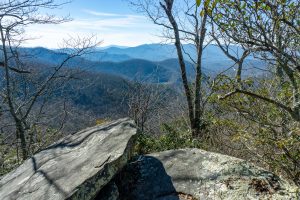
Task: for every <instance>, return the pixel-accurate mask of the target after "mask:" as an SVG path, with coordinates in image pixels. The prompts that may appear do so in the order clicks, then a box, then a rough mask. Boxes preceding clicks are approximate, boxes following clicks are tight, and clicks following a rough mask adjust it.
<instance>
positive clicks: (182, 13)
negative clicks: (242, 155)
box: [131, 0, 210, 137]
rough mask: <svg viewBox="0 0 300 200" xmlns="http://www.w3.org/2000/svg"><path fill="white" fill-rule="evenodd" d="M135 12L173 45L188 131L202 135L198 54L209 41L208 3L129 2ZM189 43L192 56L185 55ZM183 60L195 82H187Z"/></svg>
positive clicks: (199, 59) (164, 0)
mask: <svg viewBox="0 0 300 200" xmlns="http://www.w3.org/2000/svg"><path fill="white" fill-rule="evenodd" d="M131 3H132V4H133V5H134V6H136V7H137V8H138V10H139V11H142V12H143V13H145V14H146V15H147V16H148V17H149V18H150V19H151V20H152V22H153V23H154V24H156V25H159V26H161V27H163V28H164V29H165V35H164V36H165V37H166V38H167V39H170V40H171V41H172V42H174V44H175V47H176V51H177V56H178V62H179V65H180V70H181V79H182V84H183V87H184V92H185V96H186V102H187V107H188V115H189V121H190V128H191V131H192V134H193V136H197V137H198V136H201V135H202V134H203V132H202V129H203V120H202V118H203V114H204V108H203V106H202V102H203V97H204V94H203V85H202V81H203V77H204V74H203V71H202V68H203V66H202V54H203V50H204V48H205V47H206V45H207V44H209V41H210V39H209V38H207V29H208V23H207V20H208V8H209V6H210V4H209V2H208V3H203V4H201V6H200V7H197V6H196V4H195V3H194V2H191V1H188V0H184V1H177V2H176V3H175V1H174V0H163V1H146V0H145V1H143V0H139V1H132V2H131ZM186 43H189V44H190V45H192V46H193V51H194V54H193V55H191V54H190V53H188V52H187V51H186V50H185V48H184V46H183V44H186ZM185 56H187V57H188V58H189V61H191V62H192V63H193V64H194V66H195V71H196V75H195V79H194V82H193V84H191V82H190V81H189V79H188V76H187V70H186V62H185Z"/></svg>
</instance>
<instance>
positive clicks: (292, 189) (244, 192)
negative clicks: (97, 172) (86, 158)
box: [116, 149, 299, 200]
mask: <svg viewBox="0 0 300 200" xmlns="http://www.w3.org/2000/svg"><path fill="white" fill-rule="evenodd" d="M117 177H121V178H118V180H117V181H116V182H117V185H118V187H119V194H120V199H121V200H131V199H143V200H179V199H180V200H183V199H186V200H221V199H222V200H235V199H253V200H254V199H274V200H275V199H276V200H280V199H281V200H288V199H295V200H297V199H298V198H299V196H297V188H296V186H293V185H292V184H290V183H288V182H287V181H285V180H284V179H282V178H280V177H278V176H276V175H275V174H273V173H271V172H268V171H266V170H264V169H262V168H260V167H257V166H255V165H253V164H251V163H248V162H246V161H244V160H241V159H238V158H234V157H230V156H226V155H221V154H218V153H212V152H207V151H204V150H200V149H180V150H170V151H164V152H159V153H154V154H150V155H146V156H139V157H137V158H136V159H135V160H133V161H131V162H129V163H128V164H127V166H126V167H125V168H124V169H123V170H122V171H121V173H120V175H118V176H117ZM298 192H299V191H298ZM298 195H299V194H298Z"/></svg>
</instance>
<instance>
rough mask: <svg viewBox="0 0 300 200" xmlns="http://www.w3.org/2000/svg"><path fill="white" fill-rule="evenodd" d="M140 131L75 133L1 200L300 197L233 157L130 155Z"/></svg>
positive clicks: (34, 161)
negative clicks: (135, 137) (136, 135)
mask: <svg viewBox="0 0 300 200" xmlns="http://www.w3.org/2000/svg"><path fill="white" fill-rule="evenodd" d="M135 134H136V128H135V127H134V124H133V122H132V121H130V120H128V119H121V120H117V121H114V122H111V123H109V124H105V125H102V126H96V127H93V128H88V129H86V130H83V131H80V132H78V133H75V134H72V135H69V136H67V137H65V138H63V139H62V140H60V141H58V142H57V143H55V144H53V145H51V146H49V147H48V148H47V149H45V150H43V151H41V152H39V153H37V154H36V155H34V156H33V157H31V158H30V159H28V160H26V161H25V162H24V163H23V164H22V165H21V166H20V167H19V168H17V169H16V170H14V171H12V172H10V173H9V174H7V175H6V176H4V177H2V179H1V180H0V199H1V200H46V199H47V200H63V199H80V200H221V199H222V200H236V199H274V200H275V199H276V200H288V199H289V200H293V199H295V200H299V196H297V195H299V191H297V188H296V187H295V186H293V185H291V184H289V183H288V182H287V181H285V180H284V179H281V178H280V177H278V176H276V175H275V174H273V173H270V172H268V171H266V170H264V169H262V168H259V167H257V166H254V165H253V164H250V163H248V162H246V161H244V160H241V159H238V158H233V157H230V156H226V155H221V154H217V153H212V152H207V151H203V150H200V149H180V150H170V151H164V152H159V153H154V154H150V155H141V156H136V157H135V158H134V159H131V155H132V151H133V149H134V148H133V147H134V145H133V142H134V135H135ZM130 159H131V160H130ZM129 160H130V161H129ZM297 192H298V194H297Z"/></svg>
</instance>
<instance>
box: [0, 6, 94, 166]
mask: <svg viewBox="0 0 300 200" xmlns="http://www.w3.org/2000/svg"><path fill="white" fill-rule="evenodd" d="M64 3H67V2H64ZM64 3H62V4H64ZM62 4H56V3H55V1H54V0H12V1H11V0H9V1H2V2H1V3H0V35H1V47H2V48H1V54H2V55H1V59H2V61H1V65H2V67H3V70H4V71H3V76H4V80H3V82H2V83H1V85H2V86H3V88H4V89H3V90H2V91H1V98H2V100H3V103H4V104H3V108H4V109H5V110H6V111H7V112H8V113H9V115H10V116H11V118H12V121H13V122H14V129H15V136H16V139H17V141H20V146H21V152H22V159H23V160H25V159H27V158H28V156H29V155H30V153H32V152H29V147H30V145H31V142H32V140H33V136H32V135H30V133H32V132H31V130H32V128H33V127H34V126H36V125H37V124H38V123H39V122H40V118H41V116H44V115H45V112H47V111H46V109H47V107H46V105H47V102H48V101H49V99H50V97H51V95H53V93H54V92H55V91H56V89H57V88H58V87H61V86H62V85H63V84H64V82H65V81H67V80H69V79H71V78H72V77H73V76H72V75H71V74H69V73H68V74H66V71H65V70H64V67H65V66H67V65H68V63H69V62H70V60H71V59H73V58H75V57H79V56H81V55H83V54H86V53H89V52H90V51H91V48H93V47H95V46H97V45H98V43H97V41H96V40H94V37H87V38H71V39H68V40H65V41H64V45H65V47H68V48H69V49H70V51H69V52H68V54H66V56H65V57H64V58H63V59H62V60H61V61H60V62H59V64H57V65H56V66H54V67H49V66H46V67H38V66H37V65H38V64H37V63H28V62H26V61H24V59H23V58H22V55H21V54H20V52H19V48H18V47H19V46H20V45H21V44H22V42H23V41H24V40H25V39H26V38H24V37H23V33H24V28H25V27H27V26H28V25H31V24H58V23H62V22H66V21H69V20H70V19H69V18H68V17H67V18H66V17H64V18H57V17H56V16H53V15H40V13H39V10H40V9H41V8H45V9H55V8H58V7H60V6H61V5H62ZM63 105H64V103H63ZM62 109H64V106H63V107H62ZM63 113H65V112H63ZM62 121H64V117H62ZM17 147H18V142H17ZM33 153H34V152H33Z"/></svg>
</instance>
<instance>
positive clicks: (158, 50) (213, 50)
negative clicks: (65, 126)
mask: <svg viewBox="0 0 300 200" xmlns="http://www.w3.org/2000/svg"><path fill="white" fill-rule="evenodd" d="M183 48H184V49H185V53H186V54H185V59H186V66H187V75H188V77H189V79H190V80H192V79H193V77H194V75H195V69H194V66H193V64H192V62H191V59H190V57H191V58H193V57H195V55H194V54H195V53H194V52H195V51H194V49H193V48H194V47H193V46H192V45H189V44H185V45H183ZM232 48H236V50H237V51H241V49H239V47H236V46H233V47H232ZM21 52H22V53H21V54H24V55H27V54H31V55H33V56H29V57H28V56H24V57H25V59H27V60H31V61H34V60H36V61H38V62H39V63H47V64H51V65H56V64H58V63H60V62H61V61H62V60H63V59H65V58H66V57H67V56H68V54H67V53H66V52H68V49H58V50H49V49H46V48H43V47H36V48H21ZM188 55H189V56H188ZM245 63H246V64H247V68H248V69H249V68H251V67H252V68H264V67H265V63H263V62H262V61H260V60H258V59H255V58H253V56H249V58H248V59H246V62H245ZM233 65H234V62H233V61H232V60H230V59H228V58H227V57H226V56H225V55H224V53H223V52H222V51H221V50H220V49H219V48H218V47H217V46H215V45H208V46H207V47H206V48H205V50H204V53H203V63H202V67H203V72H204V73H205V74H206V75H214V74H217V73H219V72H221V71H224V70H226V69H228V68H230V67H231V68H230V70H228V73H231V74H233V73H235V72H234V68H232V66H233ZM68 66H69V67H72V68H73V67H77V68H84V69H88V71H96V72H102V73H107V74H112V75H117V76H121V77H122V78H126V79H129V80H144V81H146V82H151V83H154V82H157V83H176V82H180V80H181V72H180V67H179V63H178V59H177V52H176V49H175V47H174V45H161V44H145V45H140V46H137V47H128V48H126V47H117V46H112V47H107V48H102V49H96V50H95V52H94V53H91V54H87V55H84V56H83V57H76V58H74V59H72V60H71V61H69V62H68ZM247 68H245V71H244V72H243V73H244V74H246V73H253V70H252V71H251V70H248V71H247Z"/></svg>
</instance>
